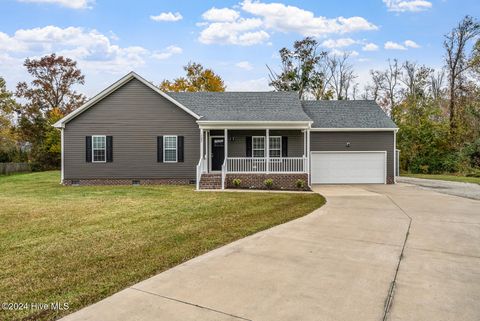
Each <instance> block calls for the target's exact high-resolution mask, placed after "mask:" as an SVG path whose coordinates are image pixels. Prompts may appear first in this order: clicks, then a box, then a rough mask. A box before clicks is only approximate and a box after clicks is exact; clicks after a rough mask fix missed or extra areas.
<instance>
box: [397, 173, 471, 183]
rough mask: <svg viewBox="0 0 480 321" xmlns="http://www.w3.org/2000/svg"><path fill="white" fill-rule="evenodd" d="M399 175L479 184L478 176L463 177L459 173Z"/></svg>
mask: <svg viewBox="0 0 480 321" xmlns="http://www.w3.org/2000/svg"><path fill="white" fill-rule="evenodd" d="M401 176H407V177H415V178H426V179H437V180H441V181H452V182H462V183H475V184H480V177H465V176H459V175H433V174H408V173H406V174H401Z"/></svg>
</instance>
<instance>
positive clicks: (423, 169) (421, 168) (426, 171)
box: [418, 165, 429, 174]
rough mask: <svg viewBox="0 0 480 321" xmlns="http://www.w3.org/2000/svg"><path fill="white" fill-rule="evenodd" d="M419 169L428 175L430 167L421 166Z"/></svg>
mask: <svg viewBox="0 0 480 321" xmlns="http://www.w3.org/2000/svg"><path fill="white" fill-rule="evenodd" d="M418 167H419V170H420V172H421V173H422V174H428V167H429V166H428V165H420V166H418Z"/></svg>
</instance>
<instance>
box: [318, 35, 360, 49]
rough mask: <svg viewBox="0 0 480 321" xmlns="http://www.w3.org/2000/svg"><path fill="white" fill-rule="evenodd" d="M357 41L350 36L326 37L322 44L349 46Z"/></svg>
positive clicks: (339, 46) (338, 46) (329, 46)
mask: <svg viewBox="0 0 480 321" xmlns="http://www.w3.org/2000/svg"><path fill="white" fill-rule="evenodd" d="M356 43H358V41H356V40H353V39H352V38H340V39H327V40H325V41H324V42H322V46H323V47H326V48H330V49H331V48H343V47H349V46H351V45H354V44H356Z"/></svg>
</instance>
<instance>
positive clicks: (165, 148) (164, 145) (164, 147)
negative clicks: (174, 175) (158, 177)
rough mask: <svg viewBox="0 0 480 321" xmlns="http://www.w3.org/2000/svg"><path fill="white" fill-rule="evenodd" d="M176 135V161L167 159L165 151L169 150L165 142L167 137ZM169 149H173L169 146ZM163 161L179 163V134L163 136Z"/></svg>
mask: <svg viewBox="0 0 480 321" xmlns="http://www.w3.org/2000/svg"><path fill="white" fill-rule="evenodd" d="M167 137H168V138H171V137H175V160H174V161H167V160H166V159H165V151H166V150H167V147H166V146H167V145H166V144H165V138H167ZM168 150H173V149H171V148H169V149H168ZM163 162H164V163H178V136H177V135H165V136H163Z"/></svg>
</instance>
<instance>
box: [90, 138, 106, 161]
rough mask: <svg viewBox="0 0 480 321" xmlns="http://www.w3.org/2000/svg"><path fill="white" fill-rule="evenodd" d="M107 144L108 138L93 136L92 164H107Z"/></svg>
mask: <svg viewBox="0 0 480 321" xmlns="http://www.w3.org/2000/svg"><path fill="white" fill-rule="evenodd" d="M106 149H107V144H106V136H92V162H93V163H105V162H106V161H107V159H106V155H107V152H106Z"/></svg>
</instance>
